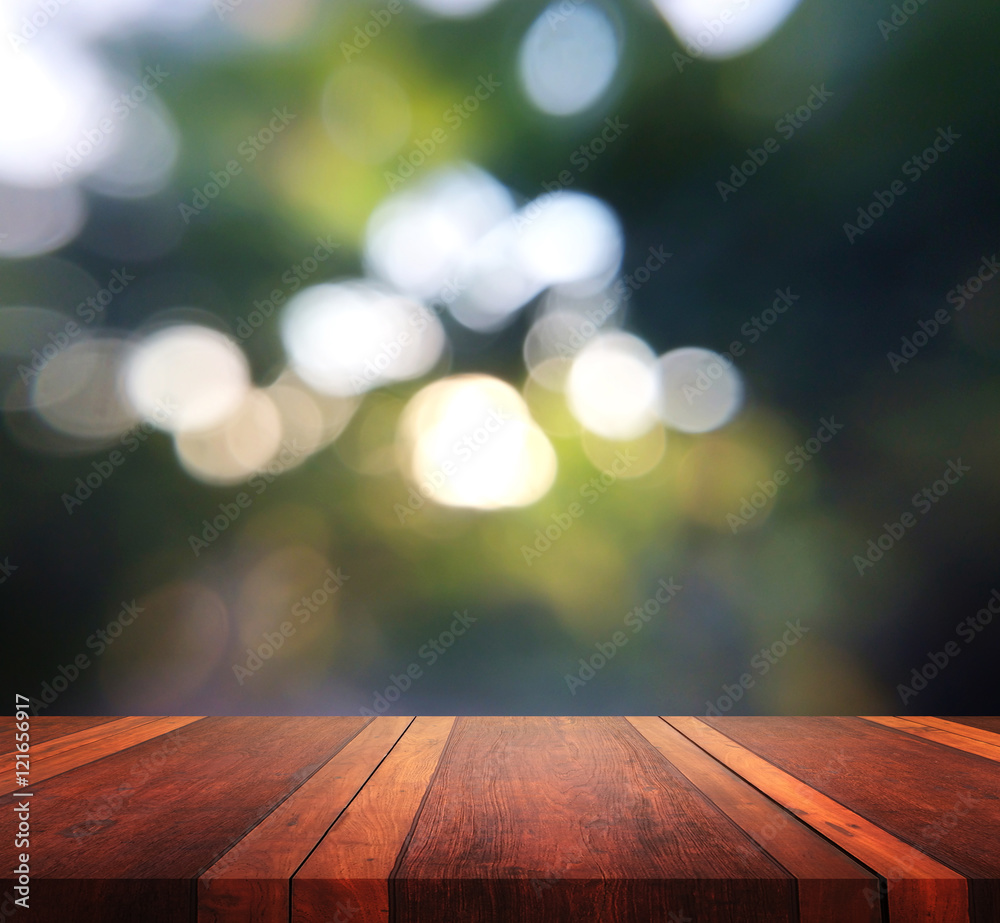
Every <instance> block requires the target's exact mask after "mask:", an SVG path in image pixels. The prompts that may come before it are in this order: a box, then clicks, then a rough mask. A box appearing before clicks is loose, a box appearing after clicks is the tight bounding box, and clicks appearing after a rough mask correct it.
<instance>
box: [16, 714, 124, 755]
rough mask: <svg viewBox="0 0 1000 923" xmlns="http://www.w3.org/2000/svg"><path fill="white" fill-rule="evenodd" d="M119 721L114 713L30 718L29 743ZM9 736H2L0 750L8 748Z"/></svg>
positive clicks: (33, 743)
mask: <svg viewBox="0 0 1000 923" xmlns="http://www.w3.org/2000/svg"><path fill="white" fill-rule="evenodd" d="M115 721H121V718H118V717H115V716H114V715H106V716H104V717H87V716H83V715H80V716H74V715H53V716H52V717H49V716H48V715H44V716H40V717H34V718H31V744H32V746H33V747H34V746H35V745H36V744H41V743H45V742H46V741H49V740H54V739H55V738H57V737H65V736H66V735H67V734H74V733H76V732H77V731H85V730H87V728H92V727H98V726H100V725H102V724H111V723H112V722H115ZM8 740H9V738H7V737H6V736H5V737H4V741H3V746H2V747H0V750H3V751H4V752H7V751H8V750H9V749H10V748H9V747H7V746H6V744H7V742H8Z"/></svg>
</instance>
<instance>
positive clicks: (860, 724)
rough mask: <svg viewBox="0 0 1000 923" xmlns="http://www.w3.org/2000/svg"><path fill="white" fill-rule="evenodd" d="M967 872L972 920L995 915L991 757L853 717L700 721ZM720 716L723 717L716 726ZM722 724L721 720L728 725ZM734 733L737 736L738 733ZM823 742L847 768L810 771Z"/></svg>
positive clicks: (997, 876)
mask: <svg viewBox="0 0 1000 923" xmlns="http://www.w3.org/2000/svg"><path fill="white" fill-rule="evenodd" d="M706 720H707V721H708V722H709V723H711V724H712V725H713V726H715V727H718V728H719V729H720V730H723V731H724V732H725V733H726V734H728V735H729V736H730V737H733V739H734V740H739V742H740V743H743V744H745V745H746V746H748V747H749V748H750V749H752V750H754V751H755V752H756V753H758V754H759V755H760V756H762V757H764V758H765V759H769V760H771V762H774V763H777V764H778V765H781V766H782V767H783V768H785V769H787V770H788V771H789V772H790V773H792V774H793V775H795V776H797V777H798V778H799V779H801V780H802V781H803V782H806V783H808V784H810V785H813V786H814V787H816V788H820V789H821V790H822V791H823V792H824V793H825V794H827V795H829V796H830V797H831V798H833V799H835V800H836V801H838V802H840V803H841V804H843V805H845V806H846V807H848V808H850V809H851V810H853V811H856V812H857V813H859V814H862V815H864V816H865V817H866V818H868V820H869V821H871V822H872V823H875V824H878V825H879V826H880V827H883V828H884V829H885V830H887V831H889V832H890V833H892V834H893V835H894V836H896V837H898V838H899V839H901V840H905V841H906V842H908V843H909V844H910V845H911V846H914V847H916V848H917V849H919V850H922V851H923V852H924V853H926V854H927V855H929V856H932V857H933V858H934V859H936V860H937V861H938V862H940V863H941V864H943V865H947V866H948V867H949V868H952V869H954V870H955V871H956V872H959V873H961V874H962V875H964V876H965V877H966V878H968V879H969V894H970V907H971V910H972V914H973V919H974V920H975V921H976V923H979V921H988V923H996V921H998V920H1000V849H996V848H995V845H996V844H998V843H1000V772H998V771H997V765H996V763H995V762H993V761H992V760H988V759H985V758H984V757H981V756H976V755H974V754H971V753H963V752H962V751H960V750H954V749H952V748H951V747H946V746H943V745H941V744H937V743H933V742H931V741H926V740H919V739H916V738H913V737H910V736H909V735H907V734H900V733H898V732H896V731H891V730H888V729H886V728H882V727H878V726H876V725H873V724H871V723H869V722H867V721H863V720H861V719H860V718H797V719H794V721H790V720H789V719H787V718H748V719H745V720H744V721H742V722H740V724H739V726H738V728H737V727H735V726H734V727H733V732H736V733H732V732H731V731H730V729H729V724H728V723H731V721H732V719H726V718H714V719H706ZM720 722H721V724H720ZM727 722H728V723H727ZM737 733H738V736H736V735H737ZM831 747H837V748H838V749H841V750H843V752H844V753H845V755H846V756H847V758H848V759H849V760H850V761H851V763H852V765H853V766H854V767H855V769H854V771H852V772H850V773H844V774H842V775H841V776H838V777H834V778H826V779H822V780H818V779H816V768H817V765H818V763H819V761H820V760H821V759H822V757H823V754H825V753H827V752H829V749H830V748H831Z"/></svg>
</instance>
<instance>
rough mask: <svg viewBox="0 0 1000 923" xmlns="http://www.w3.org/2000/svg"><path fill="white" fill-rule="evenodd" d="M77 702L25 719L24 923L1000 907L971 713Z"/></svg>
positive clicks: (980, 748) (980, 739)
mask: <svg viewBox="0 0 1000 923" xmlns="http://www.w3.org/2000/svg"><path fill="white" fill-rule="evenodd" d="M88 720H92V719H72V720H68V719H64V718H56V719H49V718H47V717H45V716H40V717H38V718H34V719H32V741H33V742H34V744H33V747H32V752H31V757H32V761H31V769H32V772H31V776H32V778H31V784H30V786H29V787H28V788H27V789H23V790H19V793H20V794H26V793H27V792H29V791H30V792H31V795H30V798H29V797H27V796H26V797H25V798H24V799H23V800H24V801H30V804H31V845H30V853H31V856H30V862H31V909H30V912H29V913H28V914H24V915H23V919H24V920H25V921H26V923H29V921H42V923H49V921H59V923H64V921H70V923H73V921H82V923H97V921H100V923H123V921H129V923H133V921H138V923H167V921H170V923H174V921H177V923H196V921H197V923H236V921H243V920H247V921H255V923H286V921H287V923H348V921H350V923H375V921H377V923H424V921H434V923H438V921H440V920H449V921H450V920H456V921H461V923H493V921H502V923H506V921H508V920H510V921H535V920H537V921H540V923H568V921H573V923H598V921H600V923H605V921H626V923H629V921H640V920H641V921H647V920H650V921H657V923H679V921H689V920H690V921H692V923H723V921H724V923H758V921H764V920H767V921H769V923H770V921H778V923H841V921H845V923H998V921H1000V914H998V913H997V906H998V905H997V888H998V884H1000V875H998V872H1000V848H998V845H1000V771H998V770H1000V763H998V762H997V760H996V759H994V758H993V757H994V754H993V750H994V748H995V747H996V746H997V741H998V740H1000V735H996V734H994V733H993V731H991V730H989V729H986V728H983V727H979V726H977V725H970V724H962V723H960V722H959V721H958V720H952V719H940V718H931V717H920V718H903V717H878V716H876V717H868V718H864V719H862V718H791V719H757V718H724V719H698V718H666V719H661V718H656V717H645V718H641V717H638V718H627V719H626V718H498V717H495V718H459V719H455V718H449V717H442V718H428V717H420V718H415V719H410V718H407V717H383V718H376V719H373V720H370V721H369V720H368V719H364V718H204V719H197V718H123V719H119V718H116V719H112V720H109V721H106V722H102V723H100V724H96V723H87V721H88ZM976 720H977V721H978V722H979V724H987V723H988V722H985V721H983V720H981V719H976ZM0 733H5V734H8V735H10V740H12V734H13V726H12V723H11V722H7V724H6V725H4V723H3V722H0ZM10 740H8V741H7V743H8V745H9V743H10ZM11 759H12V755H11ZM17 794H18V793H15V795H17ZM6 797H8V798H9V799H10V800H9V804H10V805H11V807H13V806H14V805H16V804H18V803H20V802H18V801H16V800H15V798H10V796H9V795H8V796H6ZM10 813H11V815H12V812H10ZM12 839H13V838H12V837H5V840H4V841H2V842H0V864H2V865H3V867H4V868H6V869H13V868H14V867H15V865H16V860H15V858H14V854H13V852H12V849H11V841H12ZM5 874H7V875H9V874H10V872H9V871H8V872H6V873H5ZM12 886H13V882H12V881H11V880H10V879H9V878H8V880H6V881H4V882H2V883H0V894H3V895H5V897H4V899H5V900H7V903H6V904H3V902H2V901H0V915H2V914H9V912H10V910H11V909H12V906H13V905H11V904H10V902H9V898H8V897H6V895H8V894H11V893H12V892H11V888H12ZM20 916H21V914H20V911H19V912H18V914H17V915H16V916H15V917H14V919H17V918H18V917H20Z"/></svg>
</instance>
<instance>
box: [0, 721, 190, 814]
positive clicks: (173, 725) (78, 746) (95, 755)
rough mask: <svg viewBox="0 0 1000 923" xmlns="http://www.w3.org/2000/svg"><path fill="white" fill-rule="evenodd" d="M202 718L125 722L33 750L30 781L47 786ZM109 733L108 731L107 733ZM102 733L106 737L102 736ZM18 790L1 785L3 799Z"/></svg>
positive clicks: (6, 782) (10, 784) (11, 784)
mask: <svg viewBox="0 0 1000 923" xmlns="http://www.w3.org/2000/svg"><path fill="white" fill-rule="evenodd" d="M200 720H201V718H199V717H176V718H121V719H120V720H118V721H113V722H111V723H110V724H106V725H102V726H101V727H97V728H88V729H86V730H83V731H79V732H77V733H74V734H70V735H67V736H65V737H58V738H55V739H53V740H50V741H48V742H46V743H43V744H40V745H39V746H37V747H34V746H33V747H32V748H31V761H30V777H31V782H32V784H37V783H39V782H44V781H45V780H46V779H51V778H52V777H53V776H57V775H59V774H60V773H63V772H66V771H68V770H70V769H76V768H77V767H78V766H84V765H87V764H88V763H93V762H94V761H95V760H98V759H101V758H102V757H105V756H110V755H111V754H113V753H119V752H120V751H122V750H127V749H128V748H129V747H134V746H135V745H136V744H141V743H143V742H145V741H147V740H153V739H154V738H157V737H160V736H162V735H164V734H169V733H170V732H172V731H174V730H177V729H178V728H181V727H184V726H185V725H188V724H193V723H194V722H196V721H200ZM105 729H106V731H105ZM102 731H103V732H104V733H102ZM14 790H15V784H14V780H13V779H12V778H9V779H5V780H4V781H3V783H0V795H3V794H7V793H8V792H13V791H14Z"/></svg>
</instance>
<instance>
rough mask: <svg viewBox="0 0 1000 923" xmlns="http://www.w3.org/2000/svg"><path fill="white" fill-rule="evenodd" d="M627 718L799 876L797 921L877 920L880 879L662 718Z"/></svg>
mask: <svg viewBox="0 0 1000 923" xmlns="http://www.w3.org/2000/svg"><path fill="white" fill-rule="evenodd" d="M628 720H629V722H630V723H631V724H632V725H633V726H634V727H635V728H636V730H638V731H639V733H640V734H642V735H643V737H645V738H646V739H647V740H648V741H649V742H650V743H651V744H653V746H654V747H656V748H657V749H658V750H659V751H660V752H661V753H662V754H663V755H664V756H665V757H666V758H667V759H668V760H670V762H671V763H673V764H674V766H676V767H677V768H678V769H679V770H680V771H681V772H682V773H683V774H684V775H685V777H686V778H687V779H688V781H690V782H691V783H692V784H693V785H695V786H697V787H698V788H699V789H700V790H701V791H702V792H703V793H704V794H705V795H706V796H707V797H708V798H710V799H711V801H712V803H713V804H714V805H715V806H716V807H717V808H719V810H720V811H722V812H723V813H724V814H726V816H727V817H729V818H730V819H731V820H732V821H733V822H734V823H736V824H737V825H738V826H739V827H740V829H742V830H744V831H745V832H746V833H747V835H748V836H750V837H751V838H752V839H753V840H754V842H756V843H757V844H758V845H759V846H760V847H761V848H762V849H763V850H764V851H765V852H767V853H768V854H769V855H770V856H771V857H772V858H773V859H774V860H775V861H776V862H777V863H778V864H779V865H781V866H782V868H785V869H787V870H788V871H789V872H790V873H791V874H792V875H793V876H794V877H795V878H796V880H797V882H798V907H799V916H798V919H799V923H842V921H843V920H845V919H848V920H852V921H855V923H878V921H879V920H880V919H881V913H880V909H879V903H878V902H874V903H873V902H872V901H870V900H869V899H868V897H867V895H868V894H870V893H871V891H872V890H873V889H877V888H878V879H877V878H876V877H875V876H874V875H873V874H872V873H871V872H869V871H868V870H867V869H865V868H863V867H862V866H860V865H858V863H856V862H854V861H852V860H851V859H850V858H849V857H848V856H847V855H845V854H844V853H843V852H841V851H840V850H839V849H837V848H836V847H834V846H833V845H832V844H830V843H829V842H828V841H827V840H825V839H823V837H821V836H820V835H819V834H817V833H815V832H814V831H813V830H811V829H810V828H809V827H808V826H806V825H805V824H803V823H802V822H801V821H799V820H798V818H796V817H795V815H794V814H792V813H791V812H790V811H787V810H786V809H785V808H783V807H782V806H781V805H780V804H778V802H776V801H773V800H771V799H770V798H768V797H767V796H766V795H764V794H762V793H761V792H760V791H758V790H757V789H756V788H754V787H753V786H752V785H750V784H749V783H747V782H746V781H744V780H743V779H742V778H740V777H739V776H738V775H736V774H735V773H734V772H732V771H730V770H729V769H728V768H727V767H726V766H724V765H723V764H722V763H720V762H718V761H717V760H715V759H714V758H713V757H711V756H709V755H708V754H707V753H706V752H705V751H704V750H702V749H701V748H700V747H698V746H697V745H696V744H694V743H692V742H691V741H690V740H688V739H687V738H686V737H684V735H683V734H681V733H680V732H678V731H677V730H675V729H674V728H673V727H671V726H670V725H669V724H667V723H666V722H665V721H663V719H662V718H629V719H628Z"/></svg>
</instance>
